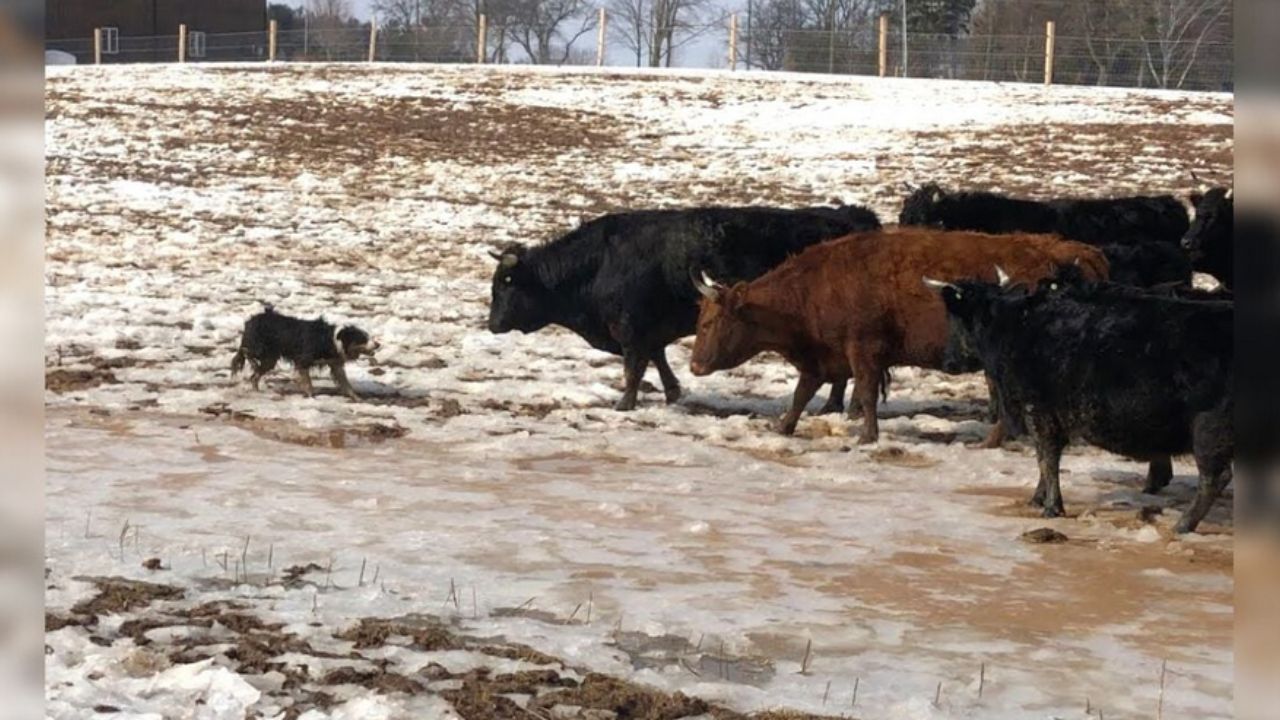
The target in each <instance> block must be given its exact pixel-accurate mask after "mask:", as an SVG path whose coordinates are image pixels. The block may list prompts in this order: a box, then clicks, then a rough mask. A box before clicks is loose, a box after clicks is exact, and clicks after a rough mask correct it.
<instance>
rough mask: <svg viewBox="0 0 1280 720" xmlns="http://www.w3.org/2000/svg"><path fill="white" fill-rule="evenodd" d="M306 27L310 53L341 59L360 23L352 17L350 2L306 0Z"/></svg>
mask: <svg viewBox="0 0 1280 720" xmlns="http://www.w3.org/2000/svg"><path fill="white" fill-rule="evenodd" d="M304 9H305V11H306V16H305V19H304V22H305V25H306V26H307V28H308V35H309V38H308V40H307V42H308V43H309V45H310V52H322V53H324V56H325V58H326V59H332V58H334V57H335V56H336V57H341V56H342V52H343V49H344V45H346V44H348V43H347V41H348V40H350V39H351V38H352V37H355V36H354V35H351V28H352V27H353V26H358V25H359V23H357V22H356V21H355V19H354V18H352V16H351V2H350V0H306V5H304Z"/></svg>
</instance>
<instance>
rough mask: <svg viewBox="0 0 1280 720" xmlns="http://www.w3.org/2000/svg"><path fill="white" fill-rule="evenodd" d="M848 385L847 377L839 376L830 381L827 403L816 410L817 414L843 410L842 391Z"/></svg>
mask: <svg viewBox="0 0 1280 720" xmlns="http://www.w3.org/2000/svg"><path fill="white" fill-rule="evenodd" d="M848 387H849V379H848V378H839V379H837V380H833V381H832V382H831V395H830V396H828V397H827V403H826V404H825V405H823V406H822V409H821V410H819V411H818V414H819V415H828V414H830V413H842V412H844V391H845V389H846V388H848Z"/></svg>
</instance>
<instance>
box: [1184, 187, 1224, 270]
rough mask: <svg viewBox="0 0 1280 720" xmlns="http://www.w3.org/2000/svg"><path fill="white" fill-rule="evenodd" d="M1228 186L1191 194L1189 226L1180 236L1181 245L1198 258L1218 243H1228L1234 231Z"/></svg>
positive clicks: (1194, 258) (1193, 256)
mask: <svg viewBox="0 0 1280 720" xmlns="http://www.w3.org/2000/svg"><path fill="white" fill-rule="evenodd" d="M1234 194H1235V193H1234V192H1232V190H1231V189H1229V188H1220V187H1218V188H1213V189H1211V190H1209V191H1208V192H1206V193H1203V194H1201V193H1198V192H1196V193H1191V207H1190V212H1189V214H1190V216H1191V227H1190V228H1189V229H1188V230H1187V234H1186V235H1184V236H1183V237H1182V248H1183V249H1184V250H1186V251H1187V252H1188V253H1190V254H1191V258H1192V259H1193V260H1198V259H1200V257H1202V256H1203V255H1204V254H1205V253H1206V252H1207V251H1208V249H1209V248H1210V247H1211V246H1213V245H1215V244H1218V243H1223V242H1225V243H1230V242H1231V240H1232V238H1233V236H1234V233H1235V219H1234V218H1235V199H1234Z"/></svg>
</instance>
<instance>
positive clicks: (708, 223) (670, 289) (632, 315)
mask: <svg viewBox="0 0 1280 720" xmlns="http://www.w3.org/2000/svg"><path fill="white" fill-rule="evenodd" d="M879 227H880V221H879V219H878V218H876V216H875V213H873V212H871V211H870V210H867V209H865V208H861V207H856V206H844V207H839V208H802V209H799V210H783V209H776V208H764V207H737V208H734V207H708V208H694V209H684V210H646V211H639V212H627V213H616V214H611V215H605V216H603V217H599V218H596V219H594V220H591V221H589V222H587V223H585V224H583V225H581V226H580V227H578V228H577V229H575V230H572V231H570V232H569V233H567V234H565V235H563V236H561V237H559V238H557V239H555V240H552V241H551V242H548V243H546V244H544V245H541V246H536V247H525V246H524V245H518V244H517V245H511V246H509V247H507V248H505V249H503V250H502V251H501V252H495V253H493V256H494V258H496V259H497V260H498V267H497V270H496V271H495V272H494V275H493V300H492V304H491V306H490V308H489V330H490V331H491V332H494V333H505V332H509V331H511V330H520V331H522V332H533V331H535V330H539V329H541V328H543V327H546V326H547V325H551V324H556V325H562V326H564V327H566V328H568V329H570V330H572V331H573V332H575V333H577V334H578V335H579V336H580V337H582V339H584V340H586V341H587V342H588V343H590V344H591V346H592V347H594V348H596V349H598V350H604V351H606V352H610V353H613V354H615V355H621V356H622V361H623V366H624V369H625V374H626V385H625V390H624V391H623V394H622V398H621V399H620V400H619V401H618V403H617V406H616V407H617V409H619V410H631V409H633V408H634V407H635V404H636V395H637V392H638V391H639V388H640V381H641V379H642V378H643V377H644V372H645V369H646V368H647V367H648V365H649V363H650V362H652V363H653V364H654V365H655V366H656V367H657V368H658V374H659V375H660V376H661V378H662V386H663V390H664V391H665V393H666V398H667V402H669V403H674V402H676V401H677V400H679V398H680V384H679V381H677V380H676V376H675V374H674V373H673V372H672V371H671V367H670V366H669V365H668V364H667V358H666V346H667V345H668V344H670V343H672V342H674V341H675V340H677V339H679V338H682V337H685V336H687V335H692V334H693V333H694V329H695V325H696V322H697V319H698V299H699V296H698V291H697V290H696V288H695V287H694V284H693V282H691V279H692V278H695V277H698V276H700V275H701V274H702V273H704V272H705V273H707V274H709V275H710V276H712V277H715V278H716V279H717V280H723V281H728V282H735V281H738V280H751V279H754V278H756V277H759V276H760V275H763V274H764V273H765V272H766V271H768V270H769V269H771V268H773V267H774V266H775V265H778V264H779V263H781V262H782V261H783V260H785V259H787V257H788V256H790V255H792V254H794V253H797V252H799V251H801V250H803V249H804V248H806V247H808V246H809V245H813V244H814V243H817V242H820V241H822V240H827V239H831V238H836V237H840V236H842V235H847V234H849V233H852V232H858V231H863V230H875V229H878V228H879ZM843 394H844V387H843V383H839V384H836V385H833V387H832V391H831V399H830V401H829V402H828V403H827V407H826V408H824V411H831V410H839V409H841V407H842V406H843V399H842V396H843Z"/></svg>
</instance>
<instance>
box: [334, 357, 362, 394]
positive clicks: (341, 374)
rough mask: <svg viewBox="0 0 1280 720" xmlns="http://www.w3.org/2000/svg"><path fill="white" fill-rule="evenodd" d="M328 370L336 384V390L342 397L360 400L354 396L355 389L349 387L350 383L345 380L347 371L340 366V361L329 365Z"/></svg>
mask: <svg viewBox="0 0 1280 720" xmlns="http://www.w3.org/2000/svg"><path fill="white" fill-rule="evenodd" d="M329 370H330V372H331V373H332V374H333V381H334V382H335V383H337V384H338V389H339V390H341V391H342V393H343V394H344V395H346V396H347V397H348V398H350V399H352V400H359V399H360V396H359V395H356V391H355V388H353V387H351V382H350V381H349V380H347V371H346V368H344V367H343V366H342V361H340V360H335V361H333V362H331V363H329Z"/></svg>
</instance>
